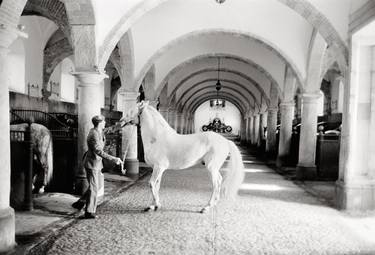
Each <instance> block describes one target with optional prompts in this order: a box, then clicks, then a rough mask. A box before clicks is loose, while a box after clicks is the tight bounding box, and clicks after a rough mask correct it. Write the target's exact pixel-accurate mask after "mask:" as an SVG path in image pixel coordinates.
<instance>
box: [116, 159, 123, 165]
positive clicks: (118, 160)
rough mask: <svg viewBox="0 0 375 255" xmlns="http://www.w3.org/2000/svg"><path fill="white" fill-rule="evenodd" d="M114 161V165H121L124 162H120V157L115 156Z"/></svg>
mask: <svg viewBox="0 0 375 255" xmlns="http://www.w3.org/2000/svg"><path fill="white" fill-rule="evenodd" d="M115 163H116V165H122V164H124V162H122V160H121V159H120V158H116V159H115Z"/></svg>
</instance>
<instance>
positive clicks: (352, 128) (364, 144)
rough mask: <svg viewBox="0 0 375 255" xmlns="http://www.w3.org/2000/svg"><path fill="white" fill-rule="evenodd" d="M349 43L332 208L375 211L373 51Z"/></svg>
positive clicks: (374, 55) (371, 46)
mask: <svg viewBox="0 0 375 255" xmlns="http://www.w3.org/2000/svg"><path fill="white" fill-rule="evenodd" d="M367 39H368V38H363V40H365V43H364V44H361V43H360V42H357V41H356V40H355V41H354V39H352V40H353V41H350V47H351V56H350V58H351V59H350V62H351V63H350V65H349V66H350V68H351V69H350V70H349V71H350V73H348V74H344V77H349V78H350V80H349V81H347V84H345V85H344V102H345V103H344V105H343V106H344V111H343V122H342V133H341V143H340V163H339V168H340V172H339V179H338V180H337V182H336V205H337V207H338V208H340V209H345V210H363V211H367V210H374V209H375V195H374V194H375V134H374V130H375V76H374V73H375V61H374V60H375V49H374V46H373V45H367V42H368V41H367ZM357 40H362V38H358V39H357Z"/></svg>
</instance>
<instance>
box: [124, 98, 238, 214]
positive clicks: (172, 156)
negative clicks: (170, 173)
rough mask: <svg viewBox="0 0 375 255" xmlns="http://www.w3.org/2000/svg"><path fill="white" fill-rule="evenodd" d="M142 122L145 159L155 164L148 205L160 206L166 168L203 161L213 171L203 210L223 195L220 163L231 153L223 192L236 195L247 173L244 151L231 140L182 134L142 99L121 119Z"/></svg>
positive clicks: (202, 211)
mask: <svg viewBox="0 0 375 255" xmlns="http://www.w3.org/2000/svg"><path fill="white" fill-rule="evenodd" d="M127 124H139V125H140V126H141V135H142V140H143V147H144V154H145V161H146V163H147V164H148V165H150V166H151V167H152V168H153V172H152V176H151V179H150V186H151V190H152V194H153V204H152V205H151V206H150V207H148V208H146V211H148V210H154V211H156V210H157V209H158V208H159V207H160V199H159V189H160V182H161V178H162V175H163V172H164V171H165V170H166V169H173V170H179V169H184V168H188V167H190V166H193V165H195V164H197V163H203V164H204V165H205V166H206V168H207V170H208V171H209V172H210V173H211V181H212V185H213V191H212V195H211V198H210V200H209V202H208V204H207V206H205V207H204V208H203V209H202V210H201V213H204V212H206V211H208V210H209V209H210V208H211V207H213V206H215V205H216V204H217V202H218V200H219V198H220V189H221V185H222V176H221V174H220V172H219V170H220V168H221V166H222V165H223V163H224V161H225V160H226V158H227V156H228V155H230V162H229V171H228V173H227V174H226V176H225V178H224V180H223V189H222V191H221V192H222V194H223V196H224V197H227V198H234V197H235V195H236V194H237V191H238V188H239V186H240V185H241V183H242V181H243V177H244V171H243V170H244V167H243V162H242V158H241V154H240V152H239V150H238V148H237V147H236V145H235V144H234V143H233V142H232V141H229V140H227V139H226V138H224V137H223V136H221V135H219V134H216V133H214V132H205V133H198V134H190V135H180V134H177V133H176V131H175V130H174V129H173V128H171V127H170V126H169V125H168V123H167V122H166V121H165V119H164V118H163V116H162V115H161V114H160V113H159V112H158V111H157V110H156V109H155V108H154V107H152V106H150V105H148V102H141V103H139V104H137V106H136V107H135V108H133V109H130V110H129V112H128V113H127V114H126V115H125V116H124V117H123V118H122V119H121V120H120V121H119V123H118V125H121V126H122V127H123V126H125V125H127Z"/></svg>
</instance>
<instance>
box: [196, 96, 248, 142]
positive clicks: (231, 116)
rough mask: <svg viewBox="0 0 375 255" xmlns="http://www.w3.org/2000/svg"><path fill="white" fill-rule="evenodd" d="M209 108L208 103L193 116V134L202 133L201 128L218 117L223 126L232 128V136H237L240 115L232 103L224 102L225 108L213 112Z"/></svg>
mask: <svg viewBox="0 0 375 255" xmlns="http://www.w3.org/2000/svg"><path fill="white" fill-rule="evenodd" d="M214 109H215V108H213V107H210V101H207V102H205V103H203V104H202V105H200V106H199V107H198V108H197V110H196V111H195V114H194V130H195V133H198V132H203V131H202V126H203V125H208V124H209V122H210V121H212V120H213V119H214V118H216V117H219V118H220V120H221V121H222V122H224V123H225V125H229V126H231V127H232V129H233V130H232V134H235V135H237V134H238V133H239V132H240V125H241V114H240V111H239V110H238V109H237V107H235V106H234V105H233V104H232V103H230V102H228V101H226V102H225V108H221V109H220V110H214Z"/></svg>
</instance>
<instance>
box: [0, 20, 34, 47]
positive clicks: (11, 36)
mask: <svg viewBox="0 0 375 255" xmlns="http://www.w3.org/2000/svg"><path fill="white" fill-rule="evenodd" d="M22 29H23V26H19V27H18V28H12V27H7V26H5V25H4V24H0V48H8V47H9V46H10V45H11V44H12V43H13V42H14V41H15V40H16V39H17V37H23V38H27V37H28V35H27V34H26V33H25V32H23V31H22Z"/></svg>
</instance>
